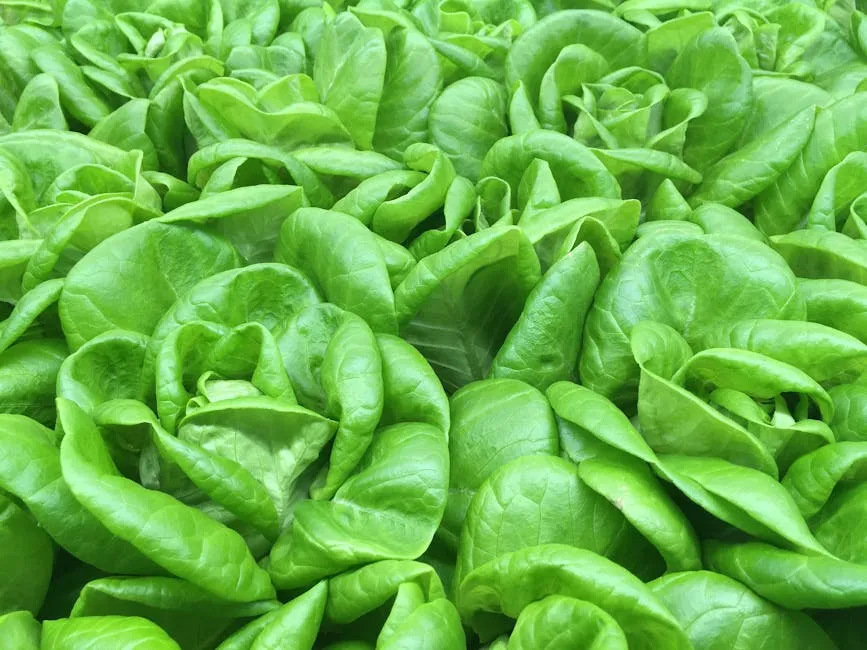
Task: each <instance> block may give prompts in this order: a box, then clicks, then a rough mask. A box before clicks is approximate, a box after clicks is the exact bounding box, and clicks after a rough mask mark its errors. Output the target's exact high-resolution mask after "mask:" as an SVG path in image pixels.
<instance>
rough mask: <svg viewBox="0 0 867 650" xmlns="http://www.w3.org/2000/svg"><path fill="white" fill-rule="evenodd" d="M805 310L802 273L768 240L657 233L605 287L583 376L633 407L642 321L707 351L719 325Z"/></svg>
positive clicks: (795, 315) (591, 324)
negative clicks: (635, 346)
mask: <svg viewBox="0 0 867 650" xmlns="http://www.w3.org/2000/svg"><path fill="white" fill-rule="evenodd" d="M804 311H805V310H804V302H803V298H802V297H801V295H800V293H799V291H798V286H797V284H796V281H795V277H794V275H793V274H792V272H791V271H790V270H789V268H788V267H787V266H786V264H785V262H784V260H783V259H782V258H781V257H780V256H779V255H778V254H776V253H775V252H774V251H773V250H771V249H770V248H768V247H767V246H765V245H763V244H761V243H760V242H756V241H750V240H747V239H744V238H741V237H728V236H723V235H694V234H688V233H680V232H674V231H670V230H669V231H665V230H663V231H656V232H655V233H653V234H648V235H646V236H644V237H641V238H640V239H639V240H638V241H637V242H636V243H635V244H634V245H632V246H631V247H630V248H629V250H628V251H627V252H626V254H625V255H624V257H623V260H622V262H621V263H620V265H619V266H618V267H616V269H615V270H614V271H613V272H611V273H609V274H608V275H607V276H606V277H605V280H603V282H602V285H601V286H600V287H599V291H598V292H597V294H596V299H595V300H594V303H593V307H591V309H590V313H589V314H588V316H587V323H586V326H585V332H584V336H585V340H584V346H583V349H582V353H581V362H580V376H581V381H582V383H583V384H584V385H586V386H587V387H588V388H590V389H591V390H595V391H598V392H600V393H602V394H603V395H605V396H607V397H609V398H610V399H613V400H614V402H615V403H617V404H618V405H621V406H624V407H631V405H632V404H634V400H635V391H636V387H637V379H638V371H637V367H636V364H635V361H634V359H633V358H632V354H631V352H630V350H629V342H628V341H629V338H628V337H629V334H630V332H631V331H632V328H633V327H635V325H636V324H637V323H639V322H641V321H643V320H652V321H656V322H660V323H665V324H667V325H669V326H671V327H673V328H674V329H675V330H677V331H678V332H680V333H681V334H682V335H683V336H684V337H685V338H686V340H687V341H688V342H689V343H690V345H692V346H694V347H697V348H699V349H700V347H701V346H700V342H701V340H702V338H703V336H704V335H705V333H706V332H707V331H708V330H709V329H711V328H713V327H715V326H716V325H718V324H719V323H724V322H726V321H732V320H742V319H748V318H782V319H793V320H798V319H802V318H803V317H804Z"/></svg>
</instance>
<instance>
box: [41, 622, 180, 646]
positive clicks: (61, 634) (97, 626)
mask: <svg viewBox="0 0 867 650" xmlns="http://www.w3.org/2000/svg"><path fill="white" fill-rule="evenodd" d="M104 644H108V645H110V646H112V647H116V648H117V647H121V648H122V647H123V646H128V645H135V644H138V645H143V644H147V647H149V648H153V650H180V646H179V645H178V644H177V643H175V642H174V641H173V640H172V638H171V637H169V635H168V634H166V633H165V631H164V630H163V629H162V628H160V627H159V626H158V625H156V624H155V623H152V622H151V621H149V620H147V619H145V618H141V617H138V616H92V617H91V616H89V617H84V618H64V619H59V620H56V621H45V623H43V624H42V645H41V646H40V648H43V649H45V650H67V649H69V650H96V648H98V647H99V646H100V645H104Z"/></svg>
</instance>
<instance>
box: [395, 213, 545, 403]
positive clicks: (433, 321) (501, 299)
mask: <svg viewBox="0 0 867 650" xmlns="http://www.w3.org/2000/svg"><path fill="white" fill-rule="evenodd" d="M539 277H540V269H539V261H538V259H537V258H536V255H535V253H534V252H533V249H532V246H531V245H530V242H529V241H528V240H527V238H526V237H525V236H524V235H523V233H522V232H521V231H520V230H518V229H517V228H489V229H487V230H485V231H483V232H479V233H476V234H474V235H471V236H470V237H467V238H465V239H461V240H459V241H456V242H454V243H453V244H451V245H449V246H447V247H446V248H444V249H443V250H441V251H440V252H438V253H435V254H433V255H430V256H428V257H425V258H424V259H423V260H421V261H420V262H419V263H418V264H417V265H416V266H415V267H413V269H412V270H411V271H410V272H409V274H407V276H406V278H405V279H404V280H403V282H402V283H401V284H400V285H399V286H398V287H397V289H396V290H395V293H394V300H395V308H396V312H397V321H398V325H399V327H400V332H401V336H402V337H403V338H405V339H406V340H407V341H409V342H410V343H412V344H413V345H415V346H416V347H417V348H418V349H419V351H420V352H421V353H422V354H423V355H424V356H425V358H426V359H427V360H428V362H429V363H430V364H431V366H432V367H433V369H434V370H435V371H436V372H437V375H438V376H439V377H440V380H441V381H442V382H443V385H444V387H445V388H446V390H447V391H454V390H456V389H457V388H460V387H461V386H463V385H465V384H467V383H469V382H471V381H473V380H477V379H481V378H483V377H485V376H487V374H488V372H489V370H490V366H491V363H492V362H493V359H494V357H495V356H496V351H497V350H498V349H499V348H500V346H501V345H502V343H503V341H504V340H505V338H506V336H507V334H508V330H509V329H510V328H511V327H512V325H513V324H514V323H515V322H516V321H517V320H518V318H519V316H520V313H521V309H522V308H523V305H524V301H525V300H526V298H527V296H528V295H529V293H530V291H531V289H532V288H533V286H535V284H536V283H537V281H538V280H539Z"/></svg>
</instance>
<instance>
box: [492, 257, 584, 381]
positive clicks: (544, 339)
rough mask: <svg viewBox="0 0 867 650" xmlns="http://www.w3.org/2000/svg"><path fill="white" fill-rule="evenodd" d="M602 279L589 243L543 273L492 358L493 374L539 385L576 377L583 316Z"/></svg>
mask: <svg viewBox="0 0 867 650" xmlns="http://www.w3.org/2000/svg"><path fill="white" fill-rule="evenodd" d="M598 283H599V265H598V264H597V262H596V255H595V254H594V253H593V249H592V248H591V247H590V245H589V244H587V243H581V244H579V245H578V247H577V248H576V249H575V250H573V251H572V252H571V253H569V254H568V255H566V256H565V257H563V258H561V259H560V260H559V261H557V262H556V263H555V264H554V265H553V266H552V267H551V268H550V269H548V271H547V272H546V273H545V275H544V276H542V279H541V280H540V281H539V283H538V284H537V285H536V287H535V288H534V289H533V291H532V292H530V295H529V296H528V297H527V301H526V302H525V303H524V310H523V311H522V312H521V316H520V317H519V318H518V322H517V323H515V325H514V326H513V327H512V329H511V331H510V332H509V334H508V335H507V336H506V340H505V341H504V342H503V345H502V347H501V348H500V350H499V352H497V356H496V357H494V360H493V362H492V364H491V372H490V376H491V377H509V378H512V379H519V380H521V381H524V382H526V383H528V384H530V385H532V386H535V387H536V388H538V389H539V390H545V389H546V388H548V386H550V385H551V384H552V383H554V382H556V381H561V380H569V379H574V378H575V368H576V366H577V364H578V351H579V350H580V347H581V332H582V330H583V328H584V317H585V315H586V314H587V311H588V310H589V309H590V304H591V301H592V299H593V294H594V293H595V292H596V286H597V285H598Z"/></svg>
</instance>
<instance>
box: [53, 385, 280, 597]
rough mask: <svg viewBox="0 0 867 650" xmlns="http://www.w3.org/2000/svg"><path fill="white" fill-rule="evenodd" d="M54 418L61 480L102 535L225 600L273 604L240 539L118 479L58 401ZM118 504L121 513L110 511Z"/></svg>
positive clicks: (81, 419) (72, 409)
mask: <svg viewBox="0 0 867 650" xmlns="http://www.w3.org/2000/svg"><path fill="white" fill-rule="evenodd" d="M58 415H59V419H60V423H61V426H62V427H63V431H64V434H65V435H64V438H63V443H62V445H61V450H60V459H61V465H62V467H63V477H64V479H65V480H66V481H67V482H68V483H69V487H70V489H71V490H72V492H73V494H75V496H76V499H78V501H79V502H80V503H81V505H82V506H83V507H85V508H86V509H87V510H88V511H90V512H91V513H92V514H93V515H94V516H96V517H97V518H98V519H99V521H100V522H101V523H102V524H103V525H104V526H105V527H106V528H107V529H108V530H110V531H111V532H112V533H113V534H115V535H117V537H118V538H119V539H123V540H127V541H128V542H129V543H130V544H131V545H133V546H134V547H135V548H136V549H137V550H138V551H139V552H141V554H142V555H144V556H146V557H148V558H150V559H152V560H153V561H154V562H155V563H156V564H158V565H160V566H162V567H164V568H165V569H166V570H167V571H170V572H172V573H174V574H175V575H177V576H178V577H181V578H184V579H186V580H188V581H189V582H192V583H193V584H195V585H198V586H200V587H202V588H203V589H205V590H206V591H209V592H210V593H213V594H215V595H219V596H221V597H223V598H226V599H227V600H231V601H239V602H245V601H253V600H262V599H268V598H271V597H273V595H274V588H273V586H272V585H271V581H270V580H269V578H268V574H267V573H266V572H265V571H263V570H262V569H260V568H259V567H258V566H256V563H255V560H254V559H253V557H252V555H250V551H249V550H248V549H247V546H246V545H245V544H244V540H243V539H242V538H241V536H240V535H238V534H237V533H236V532H234V531H233V530H230V529H228V528H226V527H225V526H223V525H222V524H219V523H217V522H216V521H214V520H213V519H211V518H210V517H208V516H207V515H205V514H204V513H202V512H200V511H198V510H196V509H194V508H191V507H189V506H187V505H184V504H183V503H181V502H180V501H177V500H176V499H174V498H172V497H171V496H169V495H167V494H163V493H161V492H156V491H153V490H148V489H146V488H144V487H142V486H140V485H137V484H136V483H134V482H133V481H130V480H129V479H126V478H123V477H121V476H120V475H119V474H118V472H117V469H116V468H115V467H114V463H113V462H112V460H111V457H110V456H109V455H108V452H107V449H106V447H105V443H104V442H103V440H102V437H101V436H100V433H99V430H98V429H97V428H96V426H95V425H94V423H93V421H92V420H91V419H90V418H89V417H88V416H87V415H86V414H85V413H84V412H83V411H82V410H81V409H80V408H79V407H78V406H76V405H75V404H74V403H73V402H69V401H67V400H63V399H59V400H58ZM118 502H123V503H125V504H126V507H125V508H123V509H118V508H117V507H116V504H117V503H118ZM215 567H218V568H217V569H215Z"/></svg>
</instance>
